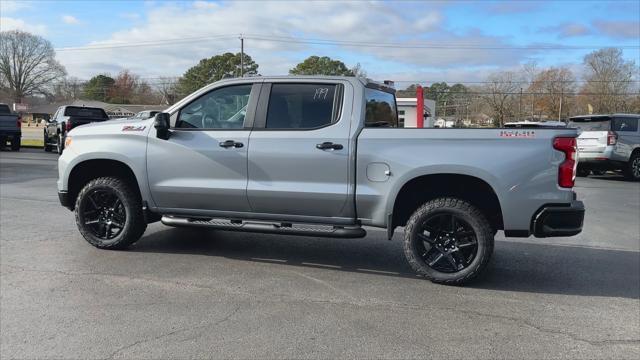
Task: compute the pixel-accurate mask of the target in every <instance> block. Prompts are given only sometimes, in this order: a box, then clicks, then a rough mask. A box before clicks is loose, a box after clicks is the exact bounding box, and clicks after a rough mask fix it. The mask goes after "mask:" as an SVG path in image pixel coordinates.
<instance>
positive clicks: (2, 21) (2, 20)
mask: <svg viewBox="0 0 640 360" xmlns="http://www.w3.org/2000/svg"><path fill="white" fill-rule="evenodd" d="M0 28H2V31H7V30H22V31H26V32H30V33H32V34H37V35H45V34H46V33H47V27H46V26H44V25H42V24H31V23H28V22H26V21H24V20H22V19H16V18H10V17H0Z"/></svg>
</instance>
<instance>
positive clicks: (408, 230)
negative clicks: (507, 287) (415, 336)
mask: <svg viewBox="0 0 640 360" xmlns="http://www.w3.org/2000/svg"><path fill="white" fill-rule="evenodd" d="M492 252H493V231H492V229H491V225H490V224H489V221H488V220H487V219H486V217H485V216H484V215H483V214H482V212H480V210H478V208H476V207H475V206H473V205H471V204H469V203H468V202H466V201H464V200H461V199H457V198H439V199H434V200H431V201H429V202H427V203H425V204H424V205H422V206H421V207H420V208H418V210H416V211H415V212H414V213H413V215H411V218H409V221H408V222H407V225H406V227H405V230H404V253H405V256H406V258H407V260H408V262H409V264H410V265H411V267H412V268H413V269H414V270H415V271H416V272H417V273H418V274H420V275H423V276H424V277H425V278H427V279H429V280H431V281H433V282H435V283H443V284H452V285H459V284H463V283H465V282H467V281H469V280H471V279H473V278H474V277H476V276H477V275H478V273H480V272H481V271H482V270H483V269H484V268H485V267H486V265H487V263H488V262H489V259H490V257H491V253H492Z"/></svg>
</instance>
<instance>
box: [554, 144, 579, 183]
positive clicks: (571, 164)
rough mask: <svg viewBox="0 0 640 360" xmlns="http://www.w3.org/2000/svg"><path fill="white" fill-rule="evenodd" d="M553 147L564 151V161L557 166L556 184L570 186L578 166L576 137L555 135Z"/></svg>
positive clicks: (574, 178)
mask: <svg viewBox="0 0 640 360" xmlns="http://www.w3.org/2000/svg"><path fill="white" fill-rule="evenodd" d="M553 148H554V149H556V150H559V151H562V152H563V153H564V161H563V162H562V163H561V164H560V167H559V168H558V185H560V187H563V188H572V187H573V185H574V183H575V180H576V168H577V166H578V161H577V159H576V155H577V153H578V148H577V143H576V138H572V137H557V138H555V139H553Z"/></svg>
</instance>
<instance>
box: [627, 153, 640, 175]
mask: <svg viewBox="0 0 640 360" xmlns="http://www.w3.org/2000/svg"><path fill="white" fill-rule="evenodd" d="M624 175H625V176H626V177H627V179H629V180H631V181H640V151H638V150H636V151H634V152H633V154H631V158H629V162H628V163H627V167H626V168H625V169H624Z"/></svg>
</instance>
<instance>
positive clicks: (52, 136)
mask: <svg viewBox="0 0 640 360" xmlns="http://www.w3.org/2000/svg"><path fill="white" fill-rule="evenodd" d="M106 120H109V116H107V113H106V112H105V111H104V109H101V108H94V107H84V106H61V107H59V108H58V110H57V111H56V112H55V114H54V115H53V116H52V117H51V120H49V122H48V123H47V125H46V126H45V128H44V151H51V150H52V149H53V148H54V147H55V149H56V151H57V152H58V154H62V150H63V149H64V143H65V138H66V136H67V133H68V132H69V131H71V129H73V128H75V127H77V126H80V125H84V124H89V123H92V122H101V121H106Z"/></svg>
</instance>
